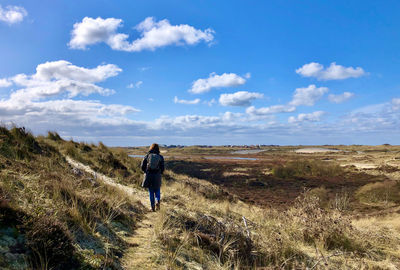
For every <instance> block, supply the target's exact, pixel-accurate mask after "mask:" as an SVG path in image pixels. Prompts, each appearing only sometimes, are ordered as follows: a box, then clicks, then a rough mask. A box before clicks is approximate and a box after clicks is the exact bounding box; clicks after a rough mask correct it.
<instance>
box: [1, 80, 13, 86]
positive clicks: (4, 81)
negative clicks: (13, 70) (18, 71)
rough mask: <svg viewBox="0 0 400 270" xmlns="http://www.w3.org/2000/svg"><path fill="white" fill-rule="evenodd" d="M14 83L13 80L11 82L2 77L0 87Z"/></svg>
mask: <svg viewBox="0 0 400 270" xmlns="http://www.w3.org/2000/svg"><path fill="white" fill-rule="evenodd" d="M11 85H12V82H10V81H9V80H7V79H0V87H9V86H11Z"/></svg>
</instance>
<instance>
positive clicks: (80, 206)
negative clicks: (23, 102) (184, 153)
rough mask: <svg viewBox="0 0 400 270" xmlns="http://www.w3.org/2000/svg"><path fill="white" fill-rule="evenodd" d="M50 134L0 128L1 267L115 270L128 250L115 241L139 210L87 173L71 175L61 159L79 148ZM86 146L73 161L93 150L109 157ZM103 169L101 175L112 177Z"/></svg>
mask: <svg viewBox="0 0 400 270" xmlns="http://www.w3.org/2000/svg"><path fill="white" fill-rule="evenodd" d="M50 135H54V136H55V135H56V134H50ZM54 136H49V138H50V139H48V138H43V137H42V138H34V137H33V136H32V135H31V134H29V133H28V132H26V131H25V130H24V129H22V128H13V129H11V130H10V131H9V130H7V129H5V128H0V164H1V165H0V268H2V267H8V268H9V269H26V268H28V267H32V268H39V269H50V268H53V267H56V268H55V269H78V268H82V269H99V268H100V267H104V266H107V267H110V268H112V269H120V268H121V267H120V262H119V257H121V255H122V253H123V252H124V249H125V248H126V246H127V245H126V243H125V242H124V241H123V237H122V236H123V235H125V234H130V233H132V231H133V229H134V227H135V224H136V222H137V220H138V219H140V217H141V215H142V213H143V206H142V205H141V204H138V203H137V202H136V201H135V200H134V199H133V198H129V197H127V196H126V195H125V194H124V193H121V192H120V191H118V190H117V189H115V188H112V187H109V186H106V185H103V184H102V183H101V182H98V181H96V180H95V179H93V177H92V176H91V175H87V174H85V173H84V172H81V171H75V172H73V170H72V168H71V167H70V166H69V165H68V163H67V162H66V160H65V158H64V156H63V154H62V153H63V152H64V153H66V152H67V151H71V150H70V148H71V145H73V147H75V146H76V147H80V146H82V147H85V146H83V145H82V144H75V143H73V142H65V141H63V140H60V139H59V138H57V136H55V137H54ZM86 147H90V148H91V150H88V149H84V151H85V153H86V154H82V155H80V153H79V152H78V150H76V152H77V154H76V155H75V158H79V159H81V160H85V161H87V162H89V158H88V157H89V154H88V153H90V152H95V151H96V152H98V153H99V155H100V153H101V154H103V155H104V156H106V157H107V156H108V157H109V156H110V155H111V154H110V153H108V150H105V147H104V146H102V145H100V146H99V147H97V146H94V145H92V146H86ZM77 149H78V148H77ZM110 160H112V159H111V158H110ZM97 162H99V163H100V161H98V159H93V161H91V162H90V163H93V164H96V165H97V164H99V163H97ZM121 163H122V162H121ZM113 164H114V163H111V165H113ZM97 166H98V165H97ZM108 167H110V168H108V169H109V170H108V171H107V172H108V173H110V174H111V173H116V174H117V173H118V171H117V172H114V168H112V169H111V167H112V166H108ZM102 169H103V170H107V166H105V165H104V166H103V167H102ZM119 169H120V168H118V169H117V170H119ZM128 173H129V174H131V171H128ZM129 176H130V175H127V176H126V177H125V178H124V179H125V181H128V182H130V181H131V180H130V178H129ZM121 179H122V177H121ZM71 256H72V257H73V259H72V260H71Z"/></svg>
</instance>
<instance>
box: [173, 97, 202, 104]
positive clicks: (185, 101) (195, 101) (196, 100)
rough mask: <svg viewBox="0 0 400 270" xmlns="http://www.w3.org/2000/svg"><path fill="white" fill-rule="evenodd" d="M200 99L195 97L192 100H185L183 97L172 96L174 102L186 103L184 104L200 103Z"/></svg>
mask: <svg viewBox="0 0 400 270" xmlns="http://www.w3.org/2000/svg"><path fill="white" fill-rule="evenodd" d="M200 101H201V100H200V99H199V98H196V99H193V100H185V99H178V97H176V96H175V98H174V103H179V104H186V105H195V104H199V103H200Z"/></svg>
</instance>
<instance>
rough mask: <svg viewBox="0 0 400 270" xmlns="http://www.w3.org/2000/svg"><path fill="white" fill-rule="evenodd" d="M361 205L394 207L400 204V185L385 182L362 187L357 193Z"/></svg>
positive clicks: (395, 182) (394, 182) (396, 182)
mask: <svg viewBox="0 0 400 270" xmlns="http://www.w3.org/2000/svg"><path fill="white" fill-rule="evenodd" d="M356 197H357V199H359V200H360V202H361V203H364V204H367V205H376V206H393V205H395V204H396V203H399V202H400V183H399V182H398V181H383V182H376V183H370V184H367V185H364V186H362V187H361V188H359V189H358V190H357V192H356Z"/></svg>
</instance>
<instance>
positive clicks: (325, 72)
mask: <svg viewBox="0 0 400 270" xmlns="http://www.w3.org/2000/svg"><path fill="white" fill-rule="evenodd" d="M296 73H297V74H300V75H301V76H303V77H314V78H317V79H318V80H344V79H348V78H358V77H361V76H363V75H365V74H366V72H365V71H364V70H363V69H362V68H361V67H356V68H353V67H344V66H341V65H336V63H335V62H333V63H331V65H330V66H329V67H327V68H324V66H323V65H321V64H319V63H315V62H311V63H309V64H305V65H304V66H302V67H301V68H298V69H296Z"/></svg>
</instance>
